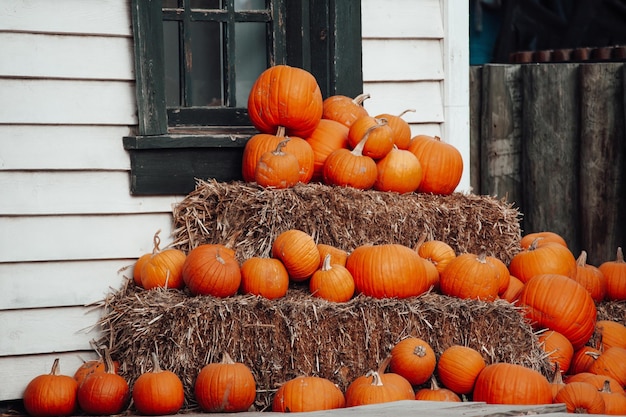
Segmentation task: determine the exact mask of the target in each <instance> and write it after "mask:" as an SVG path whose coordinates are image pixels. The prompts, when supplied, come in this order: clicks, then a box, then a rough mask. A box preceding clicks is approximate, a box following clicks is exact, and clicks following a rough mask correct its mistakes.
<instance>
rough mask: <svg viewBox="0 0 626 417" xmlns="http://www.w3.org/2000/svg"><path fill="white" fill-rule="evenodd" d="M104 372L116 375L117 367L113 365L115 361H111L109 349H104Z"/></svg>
mask: <svg viewBox="0 0 626 417" xmlns="http://www.w3.org/2000/svg"><path fill="white" fill-rule="evenodd" d="M103 350H104V372H106V373H109V374H114V373H115V365H114V364H113V359H111V353H110V352H109V348H107V347H105V348H104V349H103Z"/></svg>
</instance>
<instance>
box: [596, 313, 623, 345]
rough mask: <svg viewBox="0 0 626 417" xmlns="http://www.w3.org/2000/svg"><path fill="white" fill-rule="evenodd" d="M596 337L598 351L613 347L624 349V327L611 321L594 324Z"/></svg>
mask: <svg viewBox="0 0 626 417" xmlns="http://www.w3.org/2000/svg"><path fill="white" fill-rule="evenodd" d="M596 336H597V337H598V339H599V340H598V343H599V346H597V348H598V349H599V350H600V351H605V350H607V349H609V348H611V347H613V346H618V347H622V348H626V326H624V325H623V324H622V323H618V322H616V321H613V320H598V321H597V322H596Z"/></svg>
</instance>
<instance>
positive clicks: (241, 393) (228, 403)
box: [194, 353, 256, 413]
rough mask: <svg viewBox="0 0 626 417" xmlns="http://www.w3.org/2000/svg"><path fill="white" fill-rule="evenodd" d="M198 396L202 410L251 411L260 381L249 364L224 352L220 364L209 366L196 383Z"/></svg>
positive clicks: (204, 368) (199, 374)
mask: <svg viewBox="0 0 626 417" xmlns="http://www.w3.org/2000/svg"><path fill="white" fill-rule="evenodd" d="M194 395H195V398H196V401H197V402H198V405H199V406H200V408H201V409H202V411H205V412H209V413H236V412H240V411H247V410H248V409H249V408H250V407H251V406H252V404H253V403H254V399H255V398H256V381H255V380H254V375H252V371H251V370H250V368H248V366H247V365H246V364H244V363H241V362H235V361H233V360H232V358H231V357H230V355H229V354H228V353H224V354H223V356H222V361H221V362H220V363H210V364H207V365H205V366H204V367H203V368H202V369H201V370H200V372H199V373H198V376H197V377H196V381H195V383H194Z"/></svg>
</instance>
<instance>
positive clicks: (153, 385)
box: [132, 352, 185, 416]
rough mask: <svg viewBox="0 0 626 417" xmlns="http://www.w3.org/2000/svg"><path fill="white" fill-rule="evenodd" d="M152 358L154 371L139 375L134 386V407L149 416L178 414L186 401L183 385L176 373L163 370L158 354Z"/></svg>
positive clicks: (153, 354) (152, 355) (154, 354)
mask: <svg viewBox="0 0 626 417" xmlns="http://www.w3.org/2000/svg"><path fill="white" fill-rule="evenodd" d="M151 358H152V371H148V372H144V373H142V374H141V375H139V377H138V378H137V380H136V381H135V384H134V385H133V389H132V398H133V403H134V406H135V408H136V409H137V411H138V412H139V413H141V414H145V415H149V416H162V415H166V414H176V413H177V412H178V411H179V410H180V409H181V408H182V406H183V403H184V401H185V391H184V389H183V383H182V381H181V380H180V378H179V377H178V375H176V374H175V373H174V372H172V371H168V370H163V369H161V367H160V365H159V359H158V356H157V355H156V353H154V352H153V353H152V354H151Z"/></svg>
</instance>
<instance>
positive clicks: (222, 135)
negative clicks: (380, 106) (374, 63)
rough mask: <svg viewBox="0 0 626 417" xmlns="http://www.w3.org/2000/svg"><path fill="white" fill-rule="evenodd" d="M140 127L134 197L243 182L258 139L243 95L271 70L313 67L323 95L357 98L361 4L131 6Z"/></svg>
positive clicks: (147, 1)
mask: <svg viewBox="0 0 626 417" xmlns="http://www.w3.org/2000/svg"><path fill="white" fill-rule="evenodd" d="M132 14H133V32H134V38H135V67H136V71H135V72H136V80H137V106H138V118H139V123H138V129H137V130H138V131H137V134H136V135H134V136H129V137H126V138H124V147H125V149H127V150H128V151H129V153H130V158H131V193H133V194H143V195H146V194H186V193H189V192H190V191H192V190H193V189H194V187H195V181H196V178H202V179H207V178H216V179H217V180H219V181H230V180H237V179H240V178H241V156H242V152H243V147H244V146H245V143H246V141H247V140H248V139H249V138H250V136H252V135H254V134H255V133H256V130H255V129H254V128H253V127H252V126H251V123H250V121H249V119H248V114H247V109H246V106H247V96H248V92H249V90H250V88H251V86H252V83H253V82H254V80H255V79H256V78H257V76H258V75H259V74H260V73H261V72H262V71H263V70H264V69H265V68H268V67H269V66H271V65H275V64H287V65H292V66H297V67H300V68H304V69H306V70H308V71H310V72H311V73H312V74H313V75H315V77H316V78H317V80H318V83H319V84H320V88H321V90H322V94H323V95H324V97H327V96H330V95H334V94H344V95H348V96H356V95H358V94H359V93H361V90H362V86H363V81H362V76H361V73H362V72H361V21H360V20H361V13H360V0H322V1H309V0H133V1H132Z"/></svg>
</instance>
